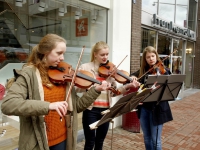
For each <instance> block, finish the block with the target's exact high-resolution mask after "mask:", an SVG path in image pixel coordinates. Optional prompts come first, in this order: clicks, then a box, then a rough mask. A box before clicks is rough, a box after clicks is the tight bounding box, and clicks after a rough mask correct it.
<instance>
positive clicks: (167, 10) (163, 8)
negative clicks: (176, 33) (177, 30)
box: [158, 0, 175, 22]
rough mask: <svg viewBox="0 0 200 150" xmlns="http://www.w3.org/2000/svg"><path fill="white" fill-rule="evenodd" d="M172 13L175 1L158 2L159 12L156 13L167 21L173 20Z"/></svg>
mask: <svg viewBox="0 0 200 150" xmlns="http://www.w3.org/2000/svg"><path fill="white" fill-rule="evenodd" d="M174 13H175V1H167V3H166V1H164V0H163V2H162V0H161V1H160V3H159V13H158V15H159V16H160V17H161V18H163V19H165V20H168V21H172V22H174Z"/></svg>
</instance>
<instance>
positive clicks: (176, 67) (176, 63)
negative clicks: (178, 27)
mask: <svg viewBox="0 0 200 150" xmlns="http://www.w3.org/2000/svg"><path fill="white" fill-rule="evenodd" d="M172 47H173V50H172V52H174V51H176V52H174V53H173V54H172V68H171V72H172V73H173V74H182V73H183V70H182V51H183V41H182V40H178V39H173V46H172Z"/></svg>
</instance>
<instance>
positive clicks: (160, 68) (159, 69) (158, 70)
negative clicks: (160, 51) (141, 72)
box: [150, 60, 166, 75]
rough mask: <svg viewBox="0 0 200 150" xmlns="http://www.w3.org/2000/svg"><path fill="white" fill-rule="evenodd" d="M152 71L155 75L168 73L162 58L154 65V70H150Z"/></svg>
mask: <svg viewBox="0 0 200 150" xmlns="http://www.w3.org/2000/svg"><path fill="white" fill-rule="evenodd" d="M150 73H151V74H154V75H156V74H157V75H161V74H162V75H163V74H165V73H166V70H165V66H164V64H163V63H162V61H161V60H158V61H157V63H156V64H155V65H154V66H152V70H151V71H150Z"/></svg>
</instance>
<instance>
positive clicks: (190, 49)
mask: <svg viewBox="0 0 200 150" xmlns="http://www.w3.org/2000/svg"><path fill="white" fill-rule="evenodd" d="M185 53H186V58H185V74H186V75H187V76H186V78H185V88H186V89H187V88H191V86H192V72H193V58H194V57H193V55H194V43H193V42H189V41H188V42H187V47H186V51H185Z"/></svg>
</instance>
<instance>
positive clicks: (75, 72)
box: [66, 46, 85, 101]
mask: <svg viewBox="0 0 200 150" xmlns="http://www.w3.org/2000/svg"><path fill="white" fill-rule="evenodd" d="M84 49H85V46H83V48H82V51H81V54H80V57H79V59H78V63H77V65H76V69H75V71H74V75H73V77H72V82H71V85H70V87H69V90H68V93H67V96H66V101H68V99H69V96H70V93H71V90H72V87H73V86H74V81H75V78H76V74H77V72H78V71H77V70H78V68H79V64H80V61H81V58H82V55H83V52H84Z"/></svg>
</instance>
